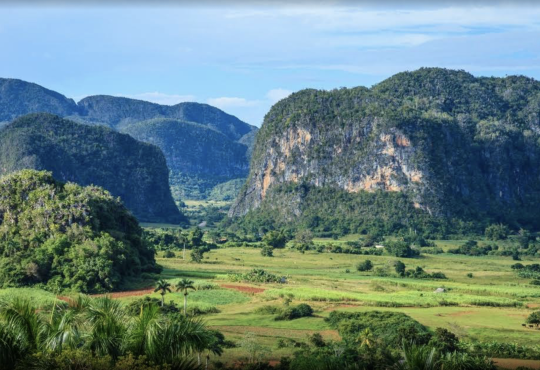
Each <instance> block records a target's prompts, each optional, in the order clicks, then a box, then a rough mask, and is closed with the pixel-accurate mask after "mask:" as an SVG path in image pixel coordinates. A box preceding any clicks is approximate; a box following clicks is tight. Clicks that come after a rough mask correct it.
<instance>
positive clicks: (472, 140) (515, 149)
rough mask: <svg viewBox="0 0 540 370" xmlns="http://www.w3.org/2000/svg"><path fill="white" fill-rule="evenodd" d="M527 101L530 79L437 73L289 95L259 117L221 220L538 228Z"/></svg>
mask: <svg viewBox="0 0 540 370" xmlns="http://www.w3.org/2000/svg"><path fill="white" fill-rule="evenodd" d="M539 108H540V83H538V82H537V81H535V80H533V79H530V78H526V77H515V76H511V77H507V78H475V77H474V76H472V75H471V74H468V73H466V72H463V71H452V70H445V69H439V68H423V69H420V70H417V71H414V72H405V73H399V74H397V75H395V76H393V77H391V78H389V79H387V80H385V81H383V82H381V83H380V84H378V85H375V86H374V87H373V88H371V89H367V88H363V87H358V88H353V89H339V90H332V91H319V90H303V91H300V92H298V93H295V94H292V95H291V96H289V97H288V98H287V99H283V100H281V101H280V102H278V103H277V104H275V105H274V106H273V107H272V109H271V110H270V112H269V113H268V114H267V115H266V117H265V121H264V124H263V126H262V128H261V130H260V131H259V133H258V135H257V142H256V145H255V148H254V152H253V160H252V165H251V170H250V175H249V177H248V182H247V184H246V186H245V187H244V189H243V190H242V192H241V195H240V197H239V198H238V201H237V203H236V205H235V206H234V207H233V208H232V210H231V213H230V215H231V216H234V217H239V216H244V215H246V214H247V216H246V218H247V220H246V221H240V222H241V223H242V222H245V223H247V224H249V225H248V226H249V227H251V228H252V227H253V226H255V225H258V226H264V225H265V224H267V222H270V224H280V225H285V224H289V226H290V227H294V228H308V227H313V228H316V229H317V230H320V231H324V232H327V231H328V232H336V233H338V234H343V233H344V232H343V230H344V229H345V230H351V231H352V232H358V231H362V229H364V228H366V227H372V226H371V225H372V224H374V223H376V220H377V218H381V219H382V220H381V223H382V225H378V226H376V227H377V228H379V229H383V230H385V231H390V232H391V233H399V232H400V230H406V229H416V230H417V231H418V232H422V233H427V235H439V236H444V235H448V234H461V233H477V234H479V233H481V232H483V231H484V229H485V227H486V226H488V225H491V224H501V223H502V224H505V225H508V226H509V227H510V229H513V230H518V229H519V228H521V227H522V228H524V229H528V230H538V229H540V223H539V221H538V220H540V214H539V210H540V207H539V206H538V205H539V204H540V196H539V194H540V182H539V181H538V177H539V174H540V170H539V169H540V162H539V161H540V136H539V134H538V112H539ZM290 183H295V184H294V185H289V184H290ZM314 187H316V188H317V189H316V190H313V188H314ZM335 189H341V190H343V192H345V191H351V190H352V191H351V193H348V194H341V192H339V191H336V190H335ZM378 190H379V191H382V192H388V190H390V193H395V192H397V193H399V194H391V195H388V196H382V195H380V194H379V195H378V194H377V192H378ZM366 191H368V192H369V194H365V193H366ZM274 193H275V194H278V195H277V196H274ZM282 195H285V196H286V199H287V201H286V202H285V201H284V202H281V203H277V204H276V200H279V197H280V196H282ZM369 199H370V200H372V203H378V204H377V207H370V202H369V201H368V200H369ZM381 203H382V204H381ZM350 204H354V205H356V207H351V206H350ZM374 208H376V211H375V213H373V212H368V211H367V209H369V210H370V211H373V209H374ZM334 210H336V211H335V212H334ZM293 215H294V217H293ZM298 216H299V217H298ZM326 229H327V230H326ZM494 231H495V230H494ZM386 233H387V232H386ZM387 234H388V233H387Z"/></svg>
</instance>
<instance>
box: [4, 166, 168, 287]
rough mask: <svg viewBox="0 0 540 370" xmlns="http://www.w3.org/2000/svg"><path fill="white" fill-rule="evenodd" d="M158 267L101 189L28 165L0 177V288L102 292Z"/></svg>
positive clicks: (133, 223) (127, 217)
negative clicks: (31, 167) (76, 182)
mask: <svg viewBox="0 0 540 370" xmlns="http://www.w3.org/2000/svg"><path fill="white" fill-rule="evenodd" d="M158 271H159V269H158V266H157V265H156V263H155V260H154V251H153V249H151V248H149V247H148V245H147V244H146V243H144V242H143V240H142V230H141V228H140V227H139V225H138V223H137V220H136V219H135V218H134V217H133V216H131V214H130V213H129V212H128V211H127V209H126V208H125V207H124V206H123V205H122V203H120V201H119V200H118V199H116V198H114V197H112V196H111V195H110V194H109V193H108V192H106V191H104V190H103V189H101V188H98V187H84V188H83V187H81V186H79V185H76V184H73V183H68V184H64V183H61V182H58V181H56V180H55V179H54V178H53V177H52V175H51V174H50V173H48V172H36V171H32V170H24V171H21V172H18V173H15V174H12V175H8V176H5V177H2V178H0V286H2V287H12V286H25V285H38V286H42V287H44V288H46V289H49V290H52V291H58V292H59V291H62V290H65V289H70V290H74V291H80V292H105V291H111V290H113V289H115V288H118V287H120V286H121V285H122V284H123V283H125V282H126V279H130V278H138V277H140V275H141V273H143V272H158Z"/></svg>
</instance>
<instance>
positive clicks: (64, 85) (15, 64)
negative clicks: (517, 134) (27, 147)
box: [0, 1, 540, 126]
mask: <svg viewBox="0 0 540 370" xmlns="http://www.w3.org/2000/svg"><path fill="white" fill-rule="evenodd" d="M46 3H47V5H32V4H33V2H30V1H27V2H23V3H22V4H21V2H3V3H0V77H6V78H19V79H22V80H26V81H30V82H35V83H37V84H40V85H42V86H44V87H47V88H49V89H52V90H55V91H58V92H60V93H62V94H64V95H66V96H68V97H70V98H73V99H75V100H76V101H78V100H80V99H82V98H83V97H85V96H88V95H96V94H107V95H116V96H126V97H131V98H136V99H142V100H148V101H152V102H156V103H160V104H168V105H172V104H177V103H179V102H183V101H196V102H201V103H207V104H211V105H214V106H216V107H218V108H220V109H223V110H224V111H226V112H228V113H230V114H234V115H236V116H237V117H239V118H240V119H242V120H244V121H246V122H248V123H251V124H253V125H256V126H260V125H261V124H262V122H263V118H264V115H265V114H266V112H268V110H269V109H270V107H271V106H272V105H273V104H274V103H275V102H277V101H279V100H280V99H283V98H284V97H286V96H287V95H289V94H290V93H291V92H294V91H298V90H301V89H305V88H316V89H334V88H340V87H354V86H360V85H362V86H368V87H369V86H372V85H373V84H376V83H378V82H380V81H382V80H384V79H386V78H388V77H390V76H391V75H393V74H395V73H398V72H402V71H410V70H415V69H418V68H420V67H445V68H452V69H463V70H466V71H468V72H470V73H472V74H473V75H475V76H501V77H504V76H505V75H514V74H522V75H526V76H530V77H533V78H535V79H540V6H535V5H533V2H520V3H517V4H518V5H515V4H516V3H511V2H509V3H506V2H488V1H486V2H482V1H477V2H473V3H472V5H465V4H467V3H465V2H452V1H444V2H438V3H437V4H439V5H430V4H432V3H433V2H415V3H410V2H409V3H408V2H378V3H370V2H352V1H350V2H339V1H337V2H333V3H332V5H323V3H317V2H309V1H304V2H296V3H293V5H290V3H289V4H287V3H279V2H272V3H270V2H257V3H248V2H227V1H224V2H212V1H208V2H204V3H202V5H195V3H190V2H182V3H178V4H174V3H172V2H164V1H161V2H160V1H154V2H153V4H154V5H153V6H148V5H144V4H143V3H142V2H141V3H136V5H133V3H125V2H115V1H113V2H112V3H109V5H106V4H105V3H104V2H99V1H98V2H96V1H94V2H91V1H87V2H83V3H82V5H78V6H73V5H70V4H69V3H67V2H63V1H57V2H46ZM110 4H112V5H110ZM130 4H131V5H130ZM249 4H252V5H249ZM377 4H382V5H377ZM404 4H405V5H404ZM490 4H496V5H490ZM512 4H514V5H512Z"/></svg>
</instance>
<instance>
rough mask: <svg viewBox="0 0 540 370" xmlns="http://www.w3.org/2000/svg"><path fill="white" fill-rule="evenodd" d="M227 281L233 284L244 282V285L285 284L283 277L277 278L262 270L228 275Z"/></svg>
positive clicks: (285, 280) (285, 279)
mask: <svg viewBox="0 0 540 370" xmlns="http://www.w3.org/2000/svg"><path fill="white" fill-rule="evenodd" d="M227 279H228V280H229V281H234V282H239V281H242V282H246V283H281V284H284V283H286V282H287V278H286V277H285V276H277V275H274V274H271V273H269V272H266V271H265V270H262V269H253V270H251V271H250V272H246V273H243V274H228V275H227Z"/></svg>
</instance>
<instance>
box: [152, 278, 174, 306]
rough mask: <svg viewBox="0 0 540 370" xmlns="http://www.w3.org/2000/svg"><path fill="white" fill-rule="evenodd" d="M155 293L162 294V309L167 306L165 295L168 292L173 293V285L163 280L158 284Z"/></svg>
mask: <svg viewBox="0 0 540 370" xmlns="http://www.w3.org/2000/svg"><path fill="white" fill-rule="evenodd" d="M154 292H160V293H159V294H161V307H163V306H164V304H165V294H167V292H169V293H170V292H171V284H169V283H168V282H166V281H165V280H163V279H161V280H159V281H158V282H157V285H156V289H154Z"/></svg>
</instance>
